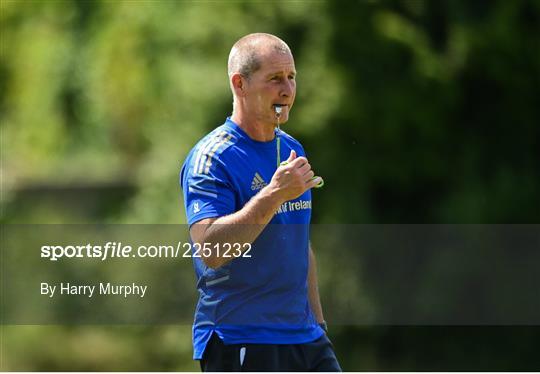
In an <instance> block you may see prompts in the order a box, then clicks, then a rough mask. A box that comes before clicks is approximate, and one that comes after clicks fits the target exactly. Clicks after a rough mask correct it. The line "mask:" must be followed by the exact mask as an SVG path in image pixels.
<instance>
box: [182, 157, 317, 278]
mask: <svg viewBox="0 0 540 374" xmlns="http://www.w3.org/2000/svg"><path fill="white" fill-rule="evenodd" d="M287 161H288V162H289V163H288V164H287V165H285V166H280V167H279V168H278V169H277V170H276V172H275V174H274V176H273V177H272V180H271V181H270V184H269V185H268V186H266V187H264V188H263V189H262V190H261V191H260V192H259V193H258V194H257V195H255V196H254V197H253V198H252V199H251V200H250V201H248V203H247V204H246V205H244V207H243V208H242V209H240V210H239V211H237V212H235V213H233V214H230V215H227V216H223V217H219V218H207V219H203V220H201V221H199V222H197V223H195V224H193V225H192V226H191V228H190V235H191V238H192V240H193V241H194V242H195V243H200V244H203V243H210V244H211V245H212V246H213V245H215V244H224V243H252V242H253V241H254V240H255V239H257V237H258V236H259V234H260V233H261V232H262V230H263V229H264V228H265V227H266V225H267V224H268V223H269V222H270V220H271V219H272V217H273V216H274V214H275V212H276V210H277V209H278V208H279V206H280V205H281V204H283V203H284V202H285V201H289V200H293V199H295V198H297V197H298V196H300V195H302V194H303V193H304V192H305V191H306V190H308V189H310V188H313V187H314V186H315V185H316V184H317V183H319V178H316V179H314V180H311V178H312V177H313V175H314V173H313V171H312V170H311V166H310V165H309V163H308V161H307V159H306V158H305V157H298V158H296V153H295V152H294V151H292V152H291V155H290V157H289V159H288V160H287ZM230 260H231V258H224V257H218V256H217V254H216V253H213V252H212V253H211V255H210V256H209V257H204V258H203V261H204V263H205V264H206V266H209V267H211V268H218V267H220V266H222V265H224V264H226V263H227V262H228V261H230Z"/></svg>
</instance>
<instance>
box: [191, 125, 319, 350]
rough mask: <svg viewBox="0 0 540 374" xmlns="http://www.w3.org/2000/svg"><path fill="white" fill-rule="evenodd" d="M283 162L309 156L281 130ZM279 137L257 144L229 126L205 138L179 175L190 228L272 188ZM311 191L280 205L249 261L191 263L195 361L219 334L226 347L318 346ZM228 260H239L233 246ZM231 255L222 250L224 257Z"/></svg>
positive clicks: (254, 243)
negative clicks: (311, 286)
mask: <svg viewBox="0 0 540 374" xmlns="http://www.w3.org/2000/svg"><path fill="white" fill-rule="evenodd" d="M276 135H277V136H279V137H280V138H281V146H280V159H281V160H286V159H288V157H289V154H290V152H291V150H295V151H296V154H297V155H298V156H303V155H305V153H304V149H303V148H302V146H301V145H300V143H299V142H298V141H296V140H295V139H294V138H292V137H291V136H290V135H288V134H286V133H285V132H283V131H279V132H277V131H276ZM276 139H277V137H275V138H274V140H272V141H269V142H259V141H255V140H253V139H251V138H250V137H249V136H248V135H247V134H246V133H245V132H244V131H243V130H242V129H241V128H240V127H239V126H238V125H237V124H235V123H234V122H233V121H231V120H230V119H229V118H227V120H226V122H225V123H224V124H223V125H222V126H220V127H218V128H216V129H215V130H214V131H212V132H211V133H210V134H208V135H207V136H206V137H204V138H203V139H202V140H201V141H199V142H198V143H197V145H196V146H195V147H194V148H193V149H192V150H191V152H190V153H189V155H188V156H187V158H186V160H185V162H184V165H183V167H182V171H181V174H180V184H181V186H182V189H183V193H184V204H185V209H186V215H187V221H188V224H189V225H192V224H193V223H196V222H198V221H200V220H202V219H204V218H212V217H221V216H224V215H228V214H231V213H234V212H237V211H238V210H240V209H242V207H243V206H244V205H245V204H246V203H247V202H248V201H249V200H250V199H251V198H252V197H253V196H255V195H256V194H257V193H258V192H259V191H260V190H261V189H262V188H264V186H266V185H267V184H268V183H269V182H270V180H271V178H272V176H273V175H274V173H275V171H276V167H277V141H276ZM310 219H311V191H309V190H308V191H306V192H305V193H304V194H303V195H301V196H300V197H298V198H297V199H295V200H291V201H287V202H285V203H284V204H282V205H281V207H280V208H279V209H278V210H277V211H276V214H275V215H274V217H273V218H272V220H271V221H270V223H269V224H268V225H267V226H266V227H265V229H264V230H263V231H262V233H261V234H260V235H259V237H258V238H257V239H256V240H255V241H254V242H253V243H252V244H251V249H250V250H249V252H248V253H245V252H244V253H245V255H246V256H247V255H249V256H250V257H243V256H242V257H238V258H234V259H232V260H231V261H230V262H228V263H227V264H226V265H224V266H222V267H220V268H218V269H211V268H209V267H207V266H206V265H205V264H204V262H203V261H202V260H201V258H196V257H194V258H193V265H194V268H195V274H196V276H197V289H198V291H199V301H198V303H197V307H196V311H195V320H194V324H193V348H194V355H193V358H194V359H201V358H202V355H203V353H204V349H205V347H206V344H207V343H208V340H209V339H210V337H211V335H212V333H213V332H216V333H217V334H218V336H219V337H220V338H221V339H222V340H223V342H224V343H225V344H241V343H255V344H300V343H306V342H310V341H314V340H316V339H318V338H319V337H320V336H321V335H322V334H323V333H324V332H323V330H322V329H321V328H320V327H319V326H318V324H317V322H316V319H315V317H314V315H313V313H312V311H311V308H310V305H309V301H308V288H307V287H308V285H307V274H308V265H309V223H310ZM230 244H231V245H232V247H233V248H231V251H230V253H231V254H232V253H238V252H234V251H235V246H236V247H237V246H238V245H245V244H244V243H230ZM224 249H227V248H226V247H225V246H222V247H221V248H220V250H222V251H223V250H224Z"/></svg>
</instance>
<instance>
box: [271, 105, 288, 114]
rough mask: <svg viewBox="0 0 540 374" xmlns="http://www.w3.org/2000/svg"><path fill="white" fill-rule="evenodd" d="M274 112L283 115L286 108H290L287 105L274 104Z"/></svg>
mask: <svg viewBox="0 0 540 374" xmlns="http://www.w3.org/2000/svg"><path fill="white" fill-rule="evenodd" d="M272 106H273V107H274V112H276V114H277V115H279V114H281V112H282V111H283V108H284V107H288V105H287V104H273V105H272Z"/></svg>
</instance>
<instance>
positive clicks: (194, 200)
mask: <svg viewBox="0 0 540 374" xmlns="http://www.w3.org/2000/svg"><path fill="white" fill-rule="evenodd" d="M181 184H182V189H183V193H184V205H185V209H186V216H187V221H188V224H189V225H192V224H194V223H196V222H198V221H200V220H202V219H205V218H214V217H221V216H224V215H228V214H231V213H234V211H235V206H236V204H235V197H234V196H235V195H234V191H233V188H232V183H231V180H230V176H229V174H228V173H227V171H226V169H225V166H224V165H223V164H222V163H220V162H219V161H218V162H216V163H215V165H214V167H212V168H210V169H207V170H204V171H202V172H199V171H194V168H193V167H192V166H191V165H190V163H187V164H185V165H184V167H183V169H182V173H181Z"/></svg>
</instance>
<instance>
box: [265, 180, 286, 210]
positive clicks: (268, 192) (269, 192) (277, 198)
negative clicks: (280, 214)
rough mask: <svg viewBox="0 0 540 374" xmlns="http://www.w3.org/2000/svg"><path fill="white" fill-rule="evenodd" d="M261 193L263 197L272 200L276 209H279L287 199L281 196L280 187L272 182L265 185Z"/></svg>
mask: <svg viewBox="0 0 540 374" xmlns="http://www.w3.org/2000/svg"><path fill="white" fill-rule="evenodd" d="M259 194H260V195H261V198H264V199H267V200H268V201H270V202H271V204H272V206H273V207H275V209H278V208H279V206H280V205H281V204H283V203H284V202H285V201H286V200H285V199H283V197H282V196H281V194H280V190H279V188H277V187H276V186H274V185H273V184H272V183H270V184H269V185H267V186H266V187H264V188H263V189H262V190H261V192H260V193H259Z"/></svg>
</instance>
